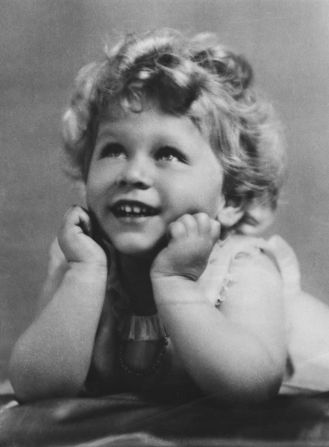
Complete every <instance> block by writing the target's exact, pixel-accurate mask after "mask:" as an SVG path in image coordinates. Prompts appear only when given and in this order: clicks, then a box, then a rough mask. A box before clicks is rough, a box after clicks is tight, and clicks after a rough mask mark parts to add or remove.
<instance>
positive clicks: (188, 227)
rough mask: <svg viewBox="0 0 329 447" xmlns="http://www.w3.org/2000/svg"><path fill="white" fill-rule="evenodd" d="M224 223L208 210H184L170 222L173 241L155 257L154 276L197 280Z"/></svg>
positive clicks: (152, 271) (152, 273) (152, 270)
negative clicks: (188, 212) (191, 211)
mask: <svg viewBox="0 0 329 447" xmlns="http://www.w3.org/2000/svg"><path fill="white" fill-rule="evenodd" d="M219 232H220V224H219V222H218V221H216V220H214V219H211V218H210V217H209V216H208V215H207V214H205V213H198V214H194V215H191V214H184V215H183V216H182V217H180V218H179V219H177V220H176V221H175V222H172V223H171V224H170V225H169V236H170V241H169V244H168V246H167V247H166V248H164V249H163V250H162V251H161V252H160V253H159V254H158V256H157V257H156V258H155V260H154V262H153V265H152V269H151V275H152V277H153V278H158V277H168V276H181V277H185V278H188V279H191V280H193V281H197V280H198V278H199V277H200V275H201V274H202V272H203V271H204V270H205V268H206V266H207V262H208V258H209V255H210V253H211V250H212V248H213V246H214V244H215V242H216V241H217V240H218V238H219Z"/></svg>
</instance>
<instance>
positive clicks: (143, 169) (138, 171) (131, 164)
mask: <svg viewBox="0 0 329 447" xmlns="http://www.w3.org/2000/svg"><path fill="white" fill-rule="evenodd" d="M152 178H153V177H152V168H151V166H149V163H148V161H147V160H144V159H133V160H129V161H127V163H126V165H125V167H124V168H123V170H122V171H121V173H120V175H119V177H118V183H119V184H120V185H132V186H135V187H138V188H141V189H147V188H149V187H150V186H151V185H152V184H153V179H152Z"/></svg>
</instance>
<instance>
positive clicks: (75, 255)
mask: <svg viewBox="0 0 329 447" xmlns="http://www.w3.org/2000/svg"><path fill="white" fill-rule="evenodd" d="M90 233H91V224H90V216H89V215H88V213H87V212H86V211H85V210H84V209H83V208H81V207H80V206H73V207H71V208H70V209H69V210H68V211H67V212H66V214H65V216H64V219H63V224H62V227H61V229H60V231H59V235H58V243H59V246H60V248H61V249H62V251H63V253H64V255H65V257H66V260H67V262H69V263H70V262H79V263H80V262H81V263H85V264H88V265H90V264H95V265H98V266H100V267H106V265H107V259H106V255H105V252H104V250H103V249H102V248H101V247H100V245H98V244H97V243H96V242H95V241H94V240H93V239H92V237H91V236H90Z"/></svg>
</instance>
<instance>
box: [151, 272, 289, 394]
mask: <svg viewBox="0 0 329 447" xmlns="http://www.w3.org/2000/svg"><path fill="white" fill-rule="evenodd" d="M153 287H154V295H155V300H156V303H157V307H158V311H159V313H160V315H161V317H162V319H163V322H164V324H165V326H166V329H167V331H168V333H169V335H170V337H171V339H172V341H173V344H174V346H175V348H176V350H177V352H178V354H179V355H180V357H181V359H182V361H183V363H184V365H185V367H186V369H187V371H188V372H189V373H190V375H191V376H192V377H193V379H194V380H195V381H196V383H197V384H198V385H199V386H200V388H201V389H203V390H204V391H205V392H206V393H210V394H212V395H214V396H215V397H218V398H219V399H220V400H224V401H228V402H230V401H231V402H236V401H257V400H263V399H266V398H268V397H269V396H270V395H272V394H274V393H276V392H277V390H278V388H279V386H280V383H281V380H282V375H283V369H284V362H285V355H284V352H285V351H284V348H282V350H281V352H283V355H282V357H280V356H276V355H275V356H273V355H271V352H270V350H268V349H267V348H266V346H265V345H264V344H263V343H262V340H261V339H260V338H259V337H257V336H256V335H254V334H252V333H251V332H249V331H248V330H246V329H245V328H243V327H242V326H240V325H238V324H236V323H234V322H232V321H230V320H228V319H227V318H226V317H225V316H224V315H223V314H222V313H221V312H220V311H219V310H217V309H216V308H215V307H214V306H213V305H212V304H211V303H210V302H209V301H208V300H207V299H205V297H204V296H203V295H202V293H201V290H200V289H199V287H198V284H197V283H196V282H194V281H190V280H188V279H184V278H181V277H169V278H161V279H157V280H155V281H153ZM279 351H280V350H279Z"/></svg>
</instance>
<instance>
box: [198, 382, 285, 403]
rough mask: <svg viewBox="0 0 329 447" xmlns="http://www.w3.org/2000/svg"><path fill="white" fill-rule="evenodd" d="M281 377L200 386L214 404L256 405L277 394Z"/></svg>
mask: <svg viewBox="0 0 329 447" xmlns="http://www.w3.org/2000/svg"><path fill="white" fill-rule="evenodd" d="M281 383H282V377H281V376H278V377H274V378H273V379H271V380H269V379H267V380H261V379H259V380H254V381H250V382H249V381H246V380H244V379H241V381H239V382H235V383H234V384H232V385H230V384H227V385H226V386H223V384H222V383H221V384H217V386H216V385H215V386H211V387H209V386H202V388H203V390H204V392H205V393H206V394H207V396H209V397H210V398H211V399H212V400H213V401H214V402H215V403H216V404H219V405H228V406H233V405H234V406H236V405H239V406H245V405H248V406H249V405H257V404H261V403H264V402H266V401H269V400H271V399H273V398H274V397H275V396H277V395H278V392H279V390H280V386H281Z"/></svg>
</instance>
